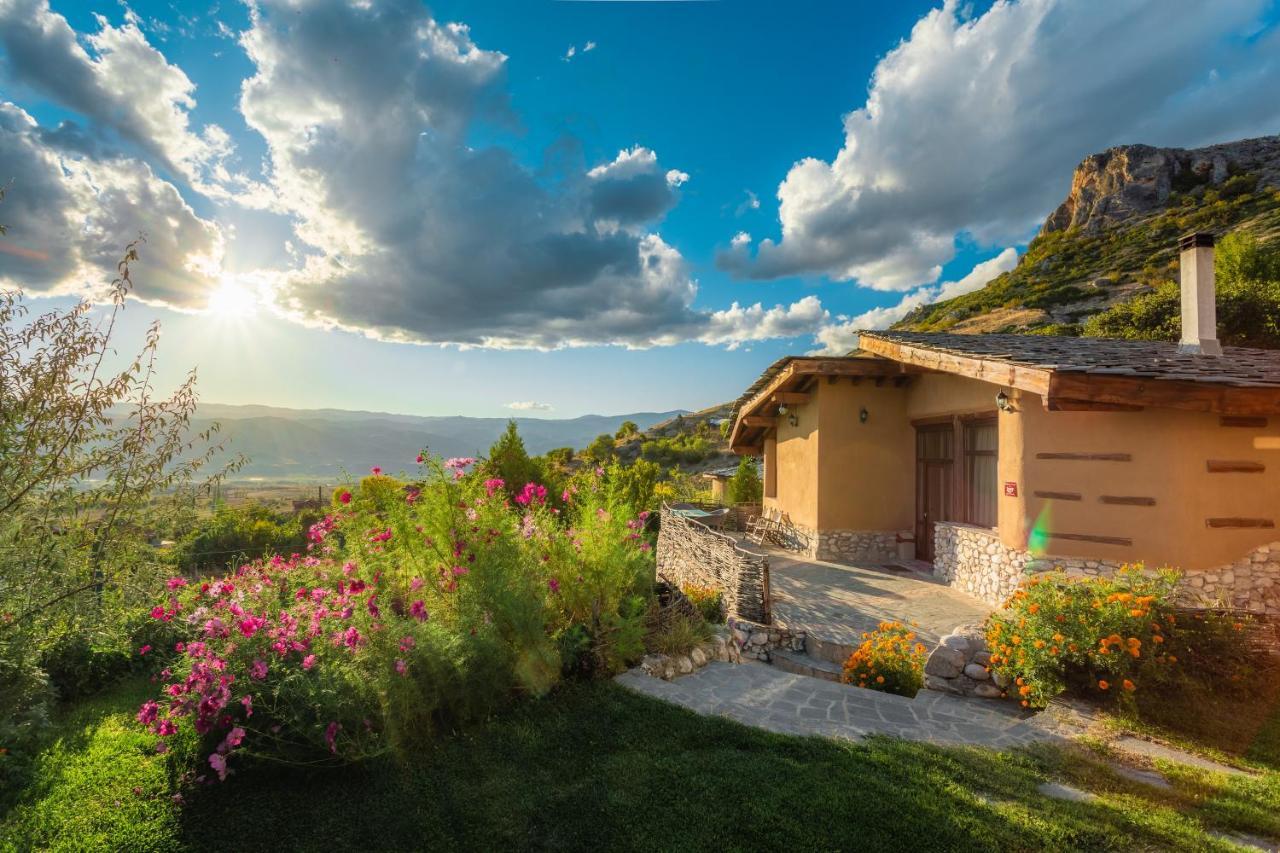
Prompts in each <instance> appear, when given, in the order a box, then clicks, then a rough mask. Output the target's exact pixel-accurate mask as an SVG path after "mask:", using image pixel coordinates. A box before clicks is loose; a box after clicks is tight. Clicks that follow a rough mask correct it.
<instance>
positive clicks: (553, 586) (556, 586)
mask: <svg viewBox="0 0 1280 853" xmlns="http://www.w3.org/2000/svg"><path fill="white" fill-rule="evenodd" d="M547 588H548V589H550V590H551V591H552V592H553V593H557V592H559V591H560V581H558V580H556V579H555V578H551V579H550V580H548V581H547Z"/></svg>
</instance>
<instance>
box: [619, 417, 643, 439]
mask: <svg viewBox="0 0 1280 853" xmlns="http://www.w3.org/2000/svg"><path fill="white" fill-rule="evenodd" d="M639 434H640V427H639V426H638V425H637V424H636V422H635V421H623V422H622V425H621V426H619V427H618V431H617V432H616V433H615V434H614V436H613V437H614V438H616V439H617V440H618V441H625V440H626V439H628V438H633V437H635V436H637V435H639Z"/></svg>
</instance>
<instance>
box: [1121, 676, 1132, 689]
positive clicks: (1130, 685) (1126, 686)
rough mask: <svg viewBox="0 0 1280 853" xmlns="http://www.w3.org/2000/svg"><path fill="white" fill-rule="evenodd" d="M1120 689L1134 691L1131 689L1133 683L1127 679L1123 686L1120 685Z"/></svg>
mask: <svg viewBox="0 0 1280 853" xmlns="http://www.w3.org/2000/svg"><path fill="white" fill-rule="evenodd" d="M1121 687H1123V688H1124V689H1125V690H1133V689H1134V687H1133V682H1132V681H1130V680H1129V679H1127V678H1126V679H1125V680H1124V684H1122V685H1121Z"/></svg>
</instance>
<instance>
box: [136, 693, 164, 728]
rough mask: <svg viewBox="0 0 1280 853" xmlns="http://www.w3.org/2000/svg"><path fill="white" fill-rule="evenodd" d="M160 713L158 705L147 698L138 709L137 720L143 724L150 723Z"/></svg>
mask: <svg viewBox="0 0 1280 853" xmlns="http://www.w3.org/2000/svg"><path fill="white" fill-rule="evenodd" d="M159 713H160V705H159V704H158V703H157V702H156V700H154V699H148V700H147V701H145V702H143V703H142V707H141V708H139V709H138V722H140V723H142V724H143V725H144V726H147V725H150V724H151V723H152V722H153V721H154V720H155V718H156V716H157V715H158V714H159Z"/></svg>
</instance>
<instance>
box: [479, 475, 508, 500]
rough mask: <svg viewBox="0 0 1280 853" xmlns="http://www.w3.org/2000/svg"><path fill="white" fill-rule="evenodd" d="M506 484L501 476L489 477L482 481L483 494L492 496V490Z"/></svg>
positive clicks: (497, 489) (494, 490)
mask: <svg viewBox="0 0 1280 853" xmlns="http://www.w3.org/2000/svg"><path fill="white" fill-rule="evenodd" d="M506 485H507V483H506V481H505V480H503V479H502V478H501V477H490V478H489V479H487V480H485V481H484V491H485V494H487V495H488V496H489V497H493V493H494V492H496V491H499V490H500V489H502V488H503V487H504V486H506Z"/></svg>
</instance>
